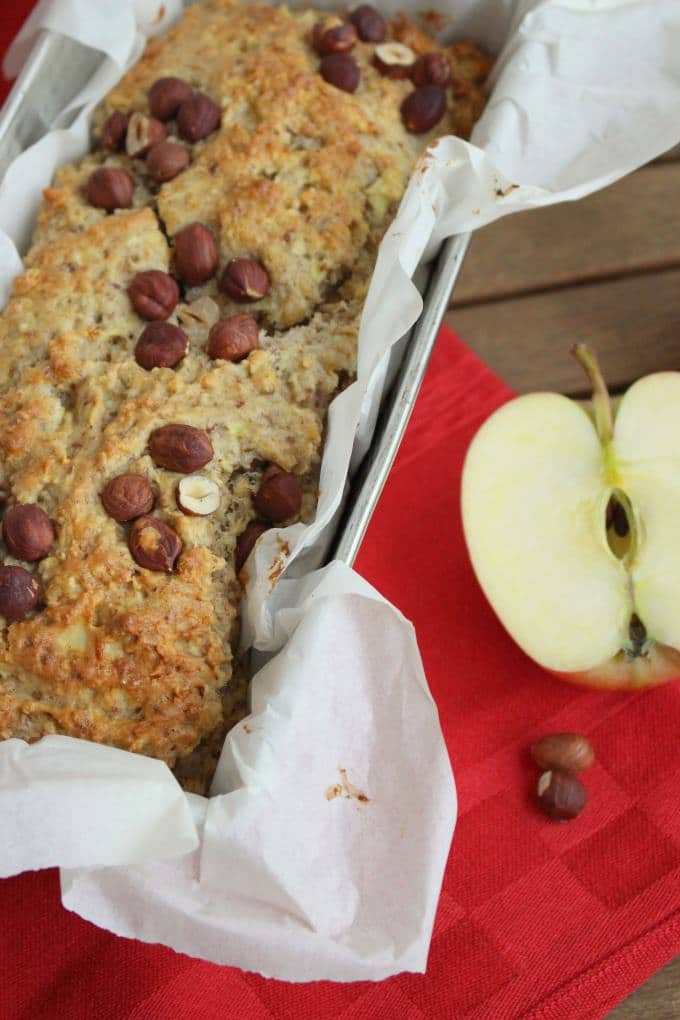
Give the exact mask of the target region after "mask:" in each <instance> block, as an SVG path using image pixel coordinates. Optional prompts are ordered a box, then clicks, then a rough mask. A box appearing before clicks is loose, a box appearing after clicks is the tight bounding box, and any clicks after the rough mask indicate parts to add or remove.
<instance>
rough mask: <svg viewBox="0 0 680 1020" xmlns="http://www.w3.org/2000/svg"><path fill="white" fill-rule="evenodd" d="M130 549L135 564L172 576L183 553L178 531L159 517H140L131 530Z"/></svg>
mask: <svg viewBox="0 0 680 1020" xmlns="http://www.w3.org/2000/svg"><path fill="white" fill-rule="evenodd" d="M128 548H129V550H130V553H131V554H132V558H133V560H134V561H135V563H139V565H140V567H146V569H147V570H156V571H158V572H163V573H166V574H170V573H171V572H172V570H173V568H174V566H175V562H176V560H177V557H178V556H179V554H180V553H181V551H182V542H181V540H180V537H179V535H178V534H177V532H176V531H173V530H172V528H169V527H168V525H167V524H164V523H163V521H159V520H158V518H157V517H150V516H148V515H145V516H144V517H138V518H137V520H136V521H135V523H134V524H133V525H132V527H131V528H130V535H129V538H128Z"/></svg>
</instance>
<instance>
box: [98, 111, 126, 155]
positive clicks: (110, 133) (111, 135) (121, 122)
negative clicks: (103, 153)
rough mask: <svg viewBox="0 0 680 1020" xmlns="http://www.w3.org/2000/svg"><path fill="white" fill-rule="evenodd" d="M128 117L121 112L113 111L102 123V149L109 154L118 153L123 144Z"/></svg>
mask: <svg viewBox="0 0 680 1020" xmlns="http://www.w3.org/2000/svg"><path fill="white" fill-rule="evenodd" d="M129 119H130V118H129V117H128V115H127V114H126V113H123V111H122V110H114V112H113V113H112V114H110V115H109V116H108V117H107V118H106V120H105V121H104V127H103V128H102V137H101V143H102V149H107V150H108V151H109V152H120V150H121V149H122V148H123V145H124V144H125V136H126V134H127V129H128V121H129Z"/></svg>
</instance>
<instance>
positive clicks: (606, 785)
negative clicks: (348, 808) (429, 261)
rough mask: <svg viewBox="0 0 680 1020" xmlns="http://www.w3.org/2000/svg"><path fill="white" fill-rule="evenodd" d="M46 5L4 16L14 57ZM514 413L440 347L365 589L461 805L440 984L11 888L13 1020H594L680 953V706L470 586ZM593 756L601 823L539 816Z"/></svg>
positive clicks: (435, 959)
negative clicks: (548, 788) (404, 650)
mask: <svg viewBox="0 0 680 1020" xmlns="http://www.w3.org/2000/svg"><path fill="white" fill-rule="evenodd" d="M30 6H31V5H30V4H28V3H26V4H21V3H17V4H15V5H2V9H1V10H0V33H3V34H1V35H0V49H4V47H5V46H6V44H7V43H8V42H9V39H10V38H11V35H12V34H13V32H15V31H16V29H17V28H18V25H19V23H20V22H21V20H22V17H23V14H24V13H27V11H28V9H29V8H30ZM509 396H510V393H509V391H508V390H507V388H506V387H505V386H504V385H503V384H502V383H501V382H500V381H499V380H498V379H496V378H495V377H494V376H493V375H492V374H491V373H490V372H489V371H488V369H486V368H485V367H484V366H483V365H482V364H481V363H480V362H479V361H478V360H477V359H476V358H475V357H474V356H473V355H472V354H471V353H470V352H469V351H468V350H467V349H466V348H465V347H464V346H463V344H462V343H461V342H460V341H459V340H457V339H456V338H455V337H454V336H453V334H452V333H451V332H450V331H447V330H444V331H442V335H441V337H440V339H439V342H438V345H437V350H436V352H435V355H434V357H433V360H432V364H431V366H430V369H429V371H428V375H427V378H426V381H425V384H424V387H423V391H422V393H421V396H420V398H419V401H418V405H417V407H416V410H415V413H414V417H413V420H412V422H411V424H410V426H409V430H408V433H407V436H406V438H405V441H404V444H403V446H402V448H401V451H400V453H399V457H398V460H397V463H396V465H395V468H394V470H393V471H392V473H391V475H390V479H389V481H388V484H387V487H386V489H385V492H384V494H383V496H382V499H381V501H380V505H379V507H378V509H377V511H376V514H375V516H374V518H373V521H372V523H371V527H370V529H369V533H368V536H367V538H366V540H365V542H364V545H363V548H362V551H361V555H360V557H359V562H358V564H357V566H358V569H359V570H360V572H361V573H363V574H364V575H365V576H366V577H367V578H368V579H369V580H370V581H371V582H372V583H373V584H374V585H375V586H376V587H377V588H379V589H380V590H381V591H382V592H383V593H384V594H385V595H386V596H387V597H388V598H389V599H390V600H391V601H392V602H394V603H395V605H397V606H398V607H399V608H400V609H401V610H402V611H403V612H404V613H405V614H406V615H407V616H408V617H409V618H410V619H411V620H413V621H414V623H415V626H416V629H417V633H418V637H419V642H420V647H421V651H422V654H423V659H424V662H425V668H426V672H427V675H428V678H429V682H430V686H431V689H432V692H433V695H434V697H435V699H436V701H437V704H438V705H439V711H440V714H441V719H442V726H443V729H444V735H445V738H446V741H447V745H448V748H449V751H450V754H451V760H452V763H453V767H454V771H455V775H456V780H457V784H458V790H459V799H460V818H459V821H458V825H457V829H456V834H455V837H454V843H453V848H452V852H451V858H450V861H449V864H448V867H447V870H446V875H445V878H444V886H443V890H442V896H441V901H440V905H439V911H438V915H437V920H436V926H435V933H434V938H433V942H432V948H431V952H430V959H429V965H428V970H427V973H426V974H425V975H410V974H405V975H399V976H397V977H394V978H391V979H390V980H388V981H384V982H381V983H379V984H370V983H366V982H362V983H357V984H350V985H339V984H332V983H329V982H320V983H315V984H307V985H292V984H286V983H283V982H278V981H272V980H265V979H263V978H260V977H258V976H255V975H252V974H245V973H242V972H240V971H237V970H234V969H231V968H226V967H217V966H215V965H213V964H209V963H205V962H202V961H197V960H192V959H190V958H188V957H186V956H183V955H180V954H177V953H174V952H172V951H171V950H169V949H165V948H163V947H156V946H148V945H143V944H141V943H137V942H132V941H127V940H124V939H120V938H118V937H116V936H114V935H111V934H109V933H108V932H104V931H101V930H99V929H98V928H95V927H94V926H93V925H91V924H88V923H87V922H85V921H82V920H81V919H80V918H78V917H77V916H75V915H73V914H69V913H68V912H67V911H65V910H64V909H63V908H62V907H61V905H60V902H59V895H58V880H57V876H56V873H55V872H53V871H49V872H40V873H32V874H27V875H22V876H19V877H18V878H15V879H9V880H5V881H3V882H0V912H1V914H0V916H2V920H3V924H2V934H1V935H0V1004H1V1005H0V1017H1V1018H2V1020H80V1018H82V1020H85V1018H87V1020H167V1018H169V1017H177V1018H179V1020H194V1018H196V1020H199V1018H200V1020H212V1018H215V1020H218V1018H220V1020H223V1018H232V1017H233V1018H238V1020H374V1018H380V1020H392V1018H395V1020H424V1018H428V1020H435V1018H436V1020H458V1018H461V1020H463V1018H465V1020H504V1018H507V1020H510V1018H518V1017H522V1018H525V1020H579V1018H598V1017H602V1016H603V1015H604V1014H605V1013H606V1012H607V1010H608V1009H610V1008H611V1007H612V1006H613V1005H615V1003H616V1002H618V1001H619V1000H620V999H621V998H623V997H624V996H625V995H626V994H627V993H629V992H630V991H631V990H632V989H633V988H635V987H636V986H637V985H638V984H640V983H641V982H642V981H644V979H645V978H646V977H648V975H650V974H651V973H652V972H653V971H654V970H656V969H657V968H659V967H660V966H662V965H663V964H664V963H665V962H666V961H667V960H668V959H670V958H671V957H672V956H673V955H674V954H675V953H677V952H678V951H680V810H679V808H678V795H677V790H678V786H679V784H680V762H679V760H678V754H677V749H678V745H679V743H680V686H679V685H678V684H677V683H676V684H673V685H669V686H666V687H662V688H658V689H656V690H653V691H649V692H640V693H638V694H634V695H630V694H628V695H614V694H602V693H598V692H587V691H584V690H581V689H578V688H573V687H570V686H568V685H567V684H564V683H562V682H560V681H558V680H556V679H554V678H552V677H551V676H549V675H548V674H546V673H545V672H544V671H542V670H541V669H539V668H538V667H537V666H535V665H534V664H533V663H531V662H530V661H529V660H528V659H527V658H526V657H525V656H524V655H523V654H522V653H521V652H520V651H519V650H518V649H517V648H516V647H515V646H514V644H513V643H512V641H511V640H510V639H509V638H508V636H507V635H506V634H505V632H504V631H503V629H502V628H501V626H500V625H499V623H498V622H497V620H496V618H495V617H494V615H493V613H492V612H491V610H490V609H489V607H488V605H487V604H486V602H485V600H484V597H483V595H482V594H481V592H480V590H479V588H478V586H477V584H476V582H475V580H474V577H473V574H472V571H471V568H470V565H469V562H468V560H467V556H466V553H465V548H464V544H463V538H462V532H461V525H460V514H459V509H458V505H459V479H460V469H461V465H462V461H463V457H464V453H465V450H466V448H467V445H468V443H469V441H470V439H471V437H472V435H473V434H474V432H475V430H476V428H477V427H478V425H479V424H480V423H481V421H482V420H483V419H484V418H485V417H486V416H487V415H488V414H489V413H490V412H491V411H492V410H493V409H494V408H495V407H497V406H498V405H499V404H501V403H502V402H504V401H505V400H507V399H508V397H509ZM562 729H573V730H578V731H581V732H584V733H587V734H588V735H589V736H590V737H591V738H592V740H593V742H594V744H595V747H596V750H597V755H598V763H597V765H596V766H595V767H594V768H593V769H592V770H591V771H590V772H589V773H588V774H587V776H586V777H585V781H586V785H587V787H588V791H589V795H590V802H589V804H588V807H587V808H586V810H585V811H584V813H583V815H582V816H580V817H579V818H578V819H576V820H575V821H573V822H571V823H569V824H568V825H555V824H554V823H551V822H548V821H546V820H544V819H543V818H542V816H540V815H539V814H538V812H537V811H536V809H535V806H534V804H533V800H532V791H533V788H534V785H535V781H536V773H535V770H534V769H533V767H532V766H531V764H530V762H529V760H528V756H527V746H528V744H529V743H530V742H531V741H532V740H533V739H535V738H536V737H537V736H540V735H542V734H543V733H545V732H548V731H554V730H562Z"/></svg>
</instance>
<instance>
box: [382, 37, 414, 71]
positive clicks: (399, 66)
mask: <svg viewBox="0 0 680 1020" xmlns="http://www.w3.org/2000/svg"><path fill="white" fill-rule="evenodd" d="M415 62H416V55H415V53H414V52H413V50H412V49H411V47H410V46H404V44H403V43H398V42H388V43H383V44H382V46H376V48H375V53H374V54H373V66H374V67H375V68H376V69H377V70H378V71H380V73H381V74H382V75H383V77H384V78H393V79H400V78H408V76H409V75H410V73H411V69H412V68H413V65H414V64H415Z"/></svg>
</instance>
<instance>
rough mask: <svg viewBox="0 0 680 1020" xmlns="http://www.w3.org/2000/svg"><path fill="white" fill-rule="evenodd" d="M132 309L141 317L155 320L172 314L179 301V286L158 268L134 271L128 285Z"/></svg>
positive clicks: (151, 320) (150, 320)
mask: <svg viewBox="0 0 680 1020" xmlns="http://www.w3.org/2000/svg"><path fill="white" fill-rule="evenodd" d="M128 294H129V295H130V300H131V301H132V306H133V308H134V310H135V311H136V312H137V314H138V315H140V316H141V317H142V318H143V319H147V320H148V321H149V322H157V321H159V320H161V319H167V317H168V316H169V315H172V313H173V311H174V309H175V305H176V304H177V302H178V301H179V287H178V286H177V283H176V281H175V280H173V278H172V277H171V276H169V275H168V274H167V273H163V272H162V271H161V270H160V269H147V270H145V271H144V272H142V273H135V275H134V276H133V278H132V282H131V283H130V286H129V287H128Z"/></svg>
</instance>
